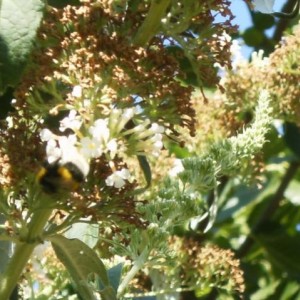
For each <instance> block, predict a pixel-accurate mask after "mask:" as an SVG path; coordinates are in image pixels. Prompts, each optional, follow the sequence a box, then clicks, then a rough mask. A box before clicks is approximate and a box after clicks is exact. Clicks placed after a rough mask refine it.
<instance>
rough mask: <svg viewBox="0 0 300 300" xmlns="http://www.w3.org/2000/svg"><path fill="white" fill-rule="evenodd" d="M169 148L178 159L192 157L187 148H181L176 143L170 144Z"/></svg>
mask: <svg viewBox="0 0 300 300" xmlns="http://www.w3.org/2000/svg"><path fill="white" fill-rule="evenodd" d="M167 148H168V149H169V151H170V152H171V153H174V154H175V156H176V157H177V158H186V157H189V156H190V153H189V151H188V150H187V149H186V148H184V147H180V146H179V145H178V144H176V143H172V142H170V143H168V144H167Z"/></svg>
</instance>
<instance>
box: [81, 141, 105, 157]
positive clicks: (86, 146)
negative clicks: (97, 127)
mask: <svg viewBox="0 0 300 300" xmlns="http://www.w3.org/2000/svg"><path fill="white" fill-rule="evenodd" d="M80 146H81V148H80V153H81V154H82V155H83V156H84V157H86V158H87V159H90V158H97V157H99V156H101V155H102V152H103V148H102V145H101V144H100V143H99V141H97V140H95V139H91V138H90V137H83V138H82V139H81V140H80Z"/></svg>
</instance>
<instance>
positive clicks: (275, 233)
mask: <svg viewBox="0 0 300 300" xmlns="http://www.w3.org/2000/svg"><path fill="white" fill-rule="evenodd" d="M254 236H255V239H257V240H258V241H259V243H260V244H261V246H262V247H263V248H264V249H265V251H266V252H267V254H268V256H269V258H270V261H271V262H272V263H273V265H274V266H275V267H277V268H279V269H280V270H282V272H285V273H286V274H288V275H289V276H291V277H292V278H297V279H300V275H299V274H300V256H299V249H300V233H297V234H295V235H293V236H292V235H289V234H288V233H287V232H286V231H285V230H284V229H283V228H282V227H281V226H280V225H279V224H277V223H268V224H266V225H265V226H264V228H263V230H260V232H258V233H256V234H254Z"/></svg>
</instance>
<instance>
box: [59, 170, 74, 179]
mask: <svg viewBox="0 0 300 300" xmlns="http://www.w3.org/2000/svg"><path fill="white" fill-rule="evenodd" d="M57 173H58V174H59V175H60V176H61V178H63V179H64V180H65V181H71V180H73V176H72V174H71V172H70V171H69V170H68V169H67V168H65V167H59V168H58V169H57Z"/></svg>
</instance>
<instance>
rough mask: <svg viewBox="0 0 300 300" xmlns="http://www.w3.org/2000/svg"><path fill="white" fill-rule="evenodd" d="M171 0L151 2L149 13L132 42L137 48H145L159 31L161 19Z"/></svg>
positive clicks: (154, 0) (153, 0)
mask: <svg viewBox="0 0 300 300" xmlns="http://www.w3.org/2000/svg"><path fill="white" fill-rule="evenodd" d="M170 2H171V0H152V1H151V6H150V9H149V12H148V14H147V17H146V19H145V20H144V22H143V24H142V25H141V27H140V28H139V30H138V32H137V34H136V36H135V38H134V40H133V42H134V44H136V45H138V46H145V45H146V44H147V43H148V41H149V40H150V39H151V38H152V37H153V36H154V35H155V34H156V33H157V31H158V30H159V27H160V24H161V19H162V18H163V16H164V15H165V12H166V9H167V8H168V6H169V4H170Z"/></svg>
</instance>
